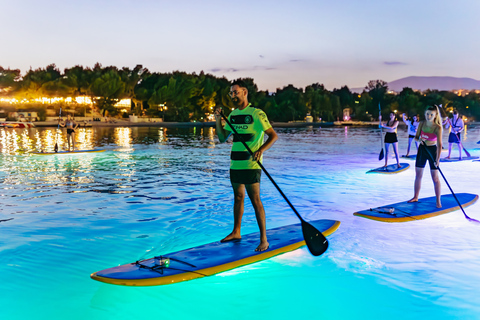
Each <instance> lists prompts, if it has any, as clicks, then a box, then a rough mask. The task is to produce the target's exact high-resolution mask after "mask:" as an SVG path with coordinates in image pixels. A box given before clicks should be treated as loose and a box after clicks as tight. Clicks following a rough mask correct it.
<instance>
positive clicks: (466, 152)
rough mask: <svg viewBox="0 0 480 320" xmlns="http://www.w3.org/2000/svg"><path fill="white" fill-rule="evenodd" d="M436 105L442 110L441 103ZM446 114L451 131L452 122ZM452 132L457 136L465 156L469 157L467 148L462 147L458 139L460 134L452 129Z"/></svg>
mask: <svg viewBox="0 0 480 320" xmlns="http://www.w3.org/2000/svg"><path fill="white" fill-rule="evenodd" d="M438 107H439V108H440V109H441V110H443V107H442V105H439V106H438ZM444 111H445V110H444ZM446 116H447V120H448V124H450V128H452V131H453V125H452V122H451V121H450V118H449V117H448V115H446ZM453 133H455V135H456V136H457V140H458V143H459V144H460V147H461V148H462V149H463V151H465V154H466V155H467V157H470V152H468V151H467V149H465V148H464V147H463V144H462V142H461V141H460V136H459V135H458V133H457V132H455V131H453Z"/></svg>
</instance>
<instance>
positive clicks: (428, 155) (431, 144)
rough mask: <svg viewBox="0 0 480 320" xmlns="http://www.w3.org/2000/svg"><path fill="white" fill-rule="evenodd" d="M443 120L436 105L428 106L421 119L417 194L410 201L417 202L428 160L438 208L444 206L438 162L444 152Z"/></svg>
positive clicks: (416, 180)
mask: <svg viewBox="0 0 480 320" xmlns="http://www.w3.org/2000/svg"><path fill="white" fill-rule="evenodd" d="M442 130H443V128H442V120H441V118H440V110H438V108H437V107H436V106H433V107H428V108H427V110H426V111H425V120H422V121H420V124H419V125H418V129H417V134H416V135H415V140H417V141H419V142H420V146H419V147H418V153H417V159H416V161H415V194H414V196H413V198H412V199H410V200H408V202H417V201H418V196H419V194H420V188H421V186H422V177H423V169H424V168H425V165H426V163H427V160H428V164H429V165H430V174H431V175H432V180H433V185H434V187H435V196H436V197H437V208H441V207H442V202H441V200H440V195H441V184H440V178H439V177H438V168H437V167H438V163H439V161H440V154H441V153H442Z"/></svg>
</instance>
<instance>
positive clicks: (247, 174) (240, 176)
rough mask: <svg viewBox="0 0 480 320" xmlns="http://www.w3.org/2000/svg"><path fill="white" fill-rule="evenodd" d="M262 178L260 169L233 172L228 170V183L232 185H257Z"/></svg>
mask: <svg viewBox="0 0 480 320" xmlns="http://www.w3.org/2000/svg"><path fill="white" fill-rule="evenodd" d="M261 176H262V170H261V169H247V170H235V169H230V181H231V182H232V183H240V184H253V183H259V182H260V177H261Z"/></svg>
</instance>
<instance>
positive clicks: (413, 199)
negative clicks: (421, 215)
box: [407, 198, 418, 203]
mask: <svg viewBox="0 0 480 320" xmlns="http://www.w3.org/2000/svg"><path fill="white" fill-rule="evenodd" d="M407 202H408V203H411V202H418V198H412V199H410V200H408V201H407Z"/></svg>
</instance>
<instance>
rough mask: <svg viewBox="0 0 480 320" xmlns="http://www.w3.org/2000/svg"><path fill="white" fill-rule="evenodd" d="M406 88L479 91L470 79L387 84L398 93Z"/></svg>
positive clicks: (412, 78) (419, 78) (406, 80)
mask: <svg viewBox="0 0 480 320" xmlns="http://www.w3.org/2000/svg"><path fill="white" fill-rule="evenodd" d="M405 87H408V88H411V89H414V90H421V91H425V90H428V89H430V90H439V91H452V90H480V81H479V80H475V79H472V78H466V77H465V78H457V77H449V76H444V77H442V76H431V77H425V76H410V77H405V78H401V79H397V80H394V81H390V82H388V89H389V90H391V91H396V92H400V91H402V90H403V88H405ZM351 90H352V91H353V92H359V93H360V92H362V91H363V90H364V88H353V89H351Z"/></svg>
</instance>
